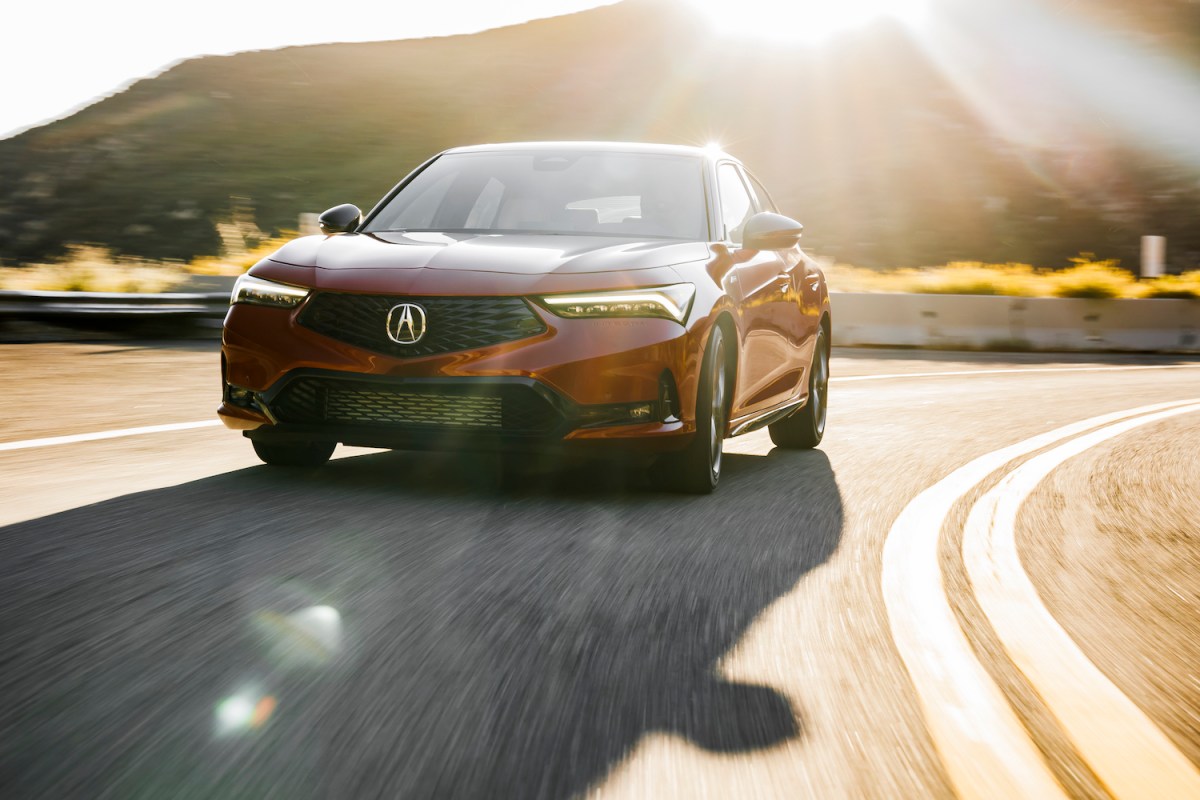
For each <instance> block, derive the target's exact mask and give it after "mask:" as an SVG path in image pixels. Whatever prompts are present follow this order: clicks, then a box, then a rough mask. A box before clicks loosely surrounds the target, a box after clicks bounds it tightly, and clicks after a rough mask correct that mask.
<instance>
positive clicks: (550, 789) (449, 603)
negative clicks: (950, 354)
mask: <svg viewBox="0 0 1200 800" xmlns="http://www.w3.org/2000/svg"><path fill="white" fill-rule="evenodd" d="M494 469H495V466H494V463H489V460H488V459H486V458H482V457H470V456H437V457H433V456H423V455H418V454H413V453H381V454H375V455H367V456H360V457H355V458H347V459H341V460H337V461H335V462H332V463H331V464H329V465H326V467H324V468H322V469H320V470H315V471H308V472H303V471H302V472H280V471H277V470H271V469H268V468H254V469H247V470H242V471H240V472H236V473H231V474H227V475H222V476H219V477H214V478H209V479H206V480H201V481H197V482H193V483H188V484H183V485H180V486H176V487H172V488H168V489H162V490H156V491H151V492H145V493H141V494H135V495H129V496H126V497H122V498H119V499H116V500H113V501H109V502H105V503H100V504H97V505H93V506H89V507H85V508H81V509H77V510H73V511H70V512H66V513H62V514H57V515H54V516H51V517H46V518H43V519H40V520H35V521H31V522H27V523H21V524H18V525H13V526H9V527H7V528H5V529H2V530H0V555H2V556H3V558H0V579H2V581H3V584H2V585H4V586H5V598H4V599H5V602H4V603H3V604H0V653H4V654H5V658H6V664H5V666H4V671H3V676H4V682H3V696H2V697H0V701H3V705H2V706H0V707H2V708H4V709H5V711H4V712H3V715H4V725H3V730H4V731H5V735H4V737H3V739H2V740H0V785H7V786H9V787H10V788H13V789H14V790H15V792H16V794H18V795H29V796H34V795H37V796H73V795H75V794H78V793H79V792H80V791H84V792H85V793H89V794H110V795H112V796H130V797H132V796H147V797H151V796H153V797H166V796H181V795H187V796H205V797H239V796H255V797H257V796H266V795H268V794H270V795H272V796H281V797H368V796H371V797H374V796H387V797H416V798H424V797H467V798H470V797H488V798H495V797H513V798H566V797H571V796H575V795H578V794H579V793H581V792H584V791H586V790H587V788H588V787H589V786H592V785H595V783H596V782H598V781H600V780H602V779H603V777H604V776H605V775H606V774H607V772H608V771H609V770H611V769H612V768H613V767H615V766H616V765H617V764H618V763H619V762H620V761H621V759H622V758H623V757H624V756H625V755H627V754H628V753H629V752H630V751H631V750H632V749H633V748H634V747H635V746H636V745H637V743H638V742H639V740H640V739H641V738H642V737H643V736H644V735H646V734H648V733H652V732H668V733H673V734H678V735H680V736H683V737H685V738H686V739H688V740H690V741H691V742H693V743H694V744H696V745H698V746H700V747H702V748H706V749H708V750H712V751H716V752H726V753H728V752H738V751H750V750H754V749H757V748H765V747H770V746H772V745H775V744H778V743H780V742H782V741H785V740H788V739H793V738H796V737H801V736H803V733H804V730H803V709H802V708H796V707H794V706H793V704H792V702H791V701H789V699H788V698H787V697H785V696H783V695H782V694H780V693H779V692H777V691H776V690H774V689H772V688H770V687H766V686H758V685H752V684H746V683H739V682H735V681H730V680H727V679H725V678H724V677H723V676H722V675H721V674H720V672H719V669H718V664H719V662H720V660H721V659H722V657H723V656H725V655H726V654H727V653H728V652H729V651H730V650H731V649H732V648H733V647H734V646H735V645H736V644H737V643H738V641H739V640H740V639H741V638H742V636H743V634H744V633H745V631H746V629H747V628H748V627H749V626H750V624H751V623H752V622H753V620H754V619H755V618H756V617H757V616H758V615H759V614H760V613H761V612H762V611H763V610H764V609H765V608H766V607H767V606H768V605H770V604H771V603H772V602H773V601H774V600H776V599H777V598H778V597H780V596H781V595H783V594H785V593H786V592H788V591H789V590H790V589H792V588H793V587H794V586H795V585H796V583H797V582H798V581H800V580H802V579H803V577H804V576H805V574H806V573H808V572H809V571H810V570H812V569H814V568H815V567H817V566H819V565H820V564H822V563H824V562H825V561H827V560H828V559H829V558H830V556H831V555H832V554H833V553H834V551H835V550H836V548H837V547H838V544H839V541H840V538H841V533H842V518H843V512H842V501H841V495H840V492H839V491H838V486H837V482H836V480H835V476H834V474H833V471H832V469H831V467H830V464H829V461H828V459H827V458H826V457H825V456H824V454H822V453H821V452H819V451H810V452H802V453H795V452H783V451H779V450H775V451H772V452H771V453H770V454H769V455H767V456H748V455H728V456H727V467H726V475H725V477H724V478H723V480H722V486H721V488H720V490H719V491H718V492H717V494H715V495H714V496H711V497H684V496H676V495H668V494H662V493H657V492H654V491H651V490H648V489H646V488H645V487H644V486H640V485H631V484H630V481H629V480H628V479H627V478H626V477H625V474H624V473H623V472H620V471H616V470H609V469H606V468H604V467H603V465H594V464H593V465H590V466H583V467H580V468H577V469H574V470H565V471H561V472H554V473H551V474H550V475H549V476H548V477H545V478H544V479H542V480H535V481H530V482H528V483H525V484H523V485H522V486H521V487H520V488H519V489H517V490H512V489H508V488H504V487H499V488H498V487H497V486H496V482H495V480H494ZM314 608H316V609H321V611H320V612H319V613H318V612H316V611H313V610H312V609H314ZM330 609H333V610H334V611H335V613H332V614H331V612H330V611H329V610H330ZM318 617H320V618H322V619H325V620H326V621H327V622H326V623H323V624H326V627H324V628H321V627H317V628H313V627H312V624H314V623H312V620H315V619H317V618H318ZM329 617H335V618H336V623H337V624H336V625H334V624H333V623H328V618H329ZM268 701H269V702H268ZM239 709H241V710H242V711H241V712H239ZM239 713H240V716H239Z"/></svg>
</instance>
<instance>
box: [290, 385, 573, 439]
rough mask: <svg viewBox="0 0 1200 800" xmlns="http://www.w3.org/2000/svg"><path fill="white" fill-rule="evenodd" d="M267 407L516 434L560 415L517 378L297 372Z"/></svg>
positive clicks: (294, 416) (306, 418) (302, 419)
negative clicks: (413, 379)
mask: <svg viewBox="0 0 1200 800" xmlns="http://www.w3.org/2000/svg"><path fill="white" fill-rule="evenodd" d="M270 407H271V411H272V412H273V413H274V414H275V416H276V418H278V419H279V421H280V422H292V423H299V424H327V423H340V424H346V425H381V426H388V427H399V428H408V429H424V430H446V429H453V430H483V431H492V432H497V433H508V434H520V435H539V434H546V433H549V432H551V431H552V430H553V429H554V428H555V427H556V426H558V425H559V424H560V423H561V422H562V421H563V417H562V415H561V414H559V413H558V411H557V410H556V409H555V407H554V406H553V405H552V404H551V403H550V402H549V401H548V400H547V399H546V398H545V397H543V396H542V395H541V394H539V393H538V392H537V391H535V390H534V389H532V388H530V387H529V386H525V385H519V384H489V385H469V386H450V385H446V384H431V385H426V386H422V385H419V384H415V385H414V384H404V385H395V386H389V385H387V384H381V383H378V382H374V381H355V380H346V379H342V378H336V379H328V378H317V377H302V378H297V379H295V380H293V381H291V382H289V383H288V384H287V385H286V386H285V387H284V389H283V390H282V391H281V392H280V393H279V396H278V397H276V398H275V399H274V400H273V401H272V402H271V404H270Z"/></svg>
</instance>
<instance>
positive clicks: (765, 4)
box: [689, 0, 929, 43]
mask: <svg viewBox="0 0 1200 800" xmlns="http://www.w3.org/2000/svg"><path fill="white" fill-rule="evenodd" d="M689 1H690V2H691V3H692V4H693V5H694V6H695V7H696V8H698V9H699V10H700V11H701V12H702V13H703V14H704V15H705V16H706V17H708V19H709V21H710V22H711V23H712V25H713V27H714V28H715V29H716V30H717V31H718V32H720V33H724V34H730V35H734V36H741V37H759V38H764V39H774V40H776V41H789V42H809V43H817V42H821V41H823V40H825V39H828V38H829V37H831V36H833V35H834V34H837V33H841V32H843V31H847V30H849V29H851V28H855V27H858V26H860V25H865V24H867V23H870V22H874V21H876V20H879V19H884V18H891V19H895V20H897V21H899V22H902V23H905V24H906V25H910V26H914V27H915V26H917V25H919V24H920V23H921V22H922V20H923V19H924V18H925V15H926V13H927V12H928V5H929V0H792V2H788V3H780V2H778V0H739V1H738V2H734V0H689Z"/></svg>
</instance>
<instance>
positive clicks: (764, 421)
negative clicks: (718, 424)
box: [729, 395, 808, 437]
mask: <svg viewBox="0 0 1200 800" xmlns="http://www.w3.org/2000/svg"><path fill="white" fill-rule="evenodd" d="M806 405H808V395H805V396H804V397H801V398H799V399H798V400H790V401H788V402H787V403H785V404H784V405H782V406H777V407H775V408H770V409H767V410H766V411H759V412H757V413H755V414H752V415H751V416H750V417H749V418H748V419H744V420H742V421H741V422H739V423H738V424H737V425H735V426H733V429H732V430H731V431H730V432H729V435H730V436H731V437H732V436H741V435H742V434H743V433H749V432H750V431H754V430H758V429H759V428H763V427H766V426H767V425H770V424H771V423H772V422H776V421H778V420H780V419H783V418H784V417H786V416H788V415H789V414H791V413H792V412H793V411H797V410H799V409H801V408H803V407H804V406H806Z"/></svg>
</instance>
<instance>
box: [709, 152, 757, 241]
mask: <svg viewBox="0 0 1200 800" xmlns="http://www.w3.org/2000/svg"><path fill="white" fill-rule="evenodd" d="M717 182H718V184H719V187H718V188H719V191H720V192H721V219H722V221H723V222H724V223H725V238H726V239H727V240H729V241H731V242H733V243H735V244H741V242H742V226H744V225H745V224H746V220H748V219H749V218H750V215H751V214H753V213H754V205H753V203H752V202H751V201H750V193H749V192H747V191H746V185H745V184H744V183H742V179H741V177H739V176H738V172H737V169H736V168H735V167H734V166H733V165H732V164H722V165H721V166H720V167H718V168H717Z"/></svg>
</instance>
